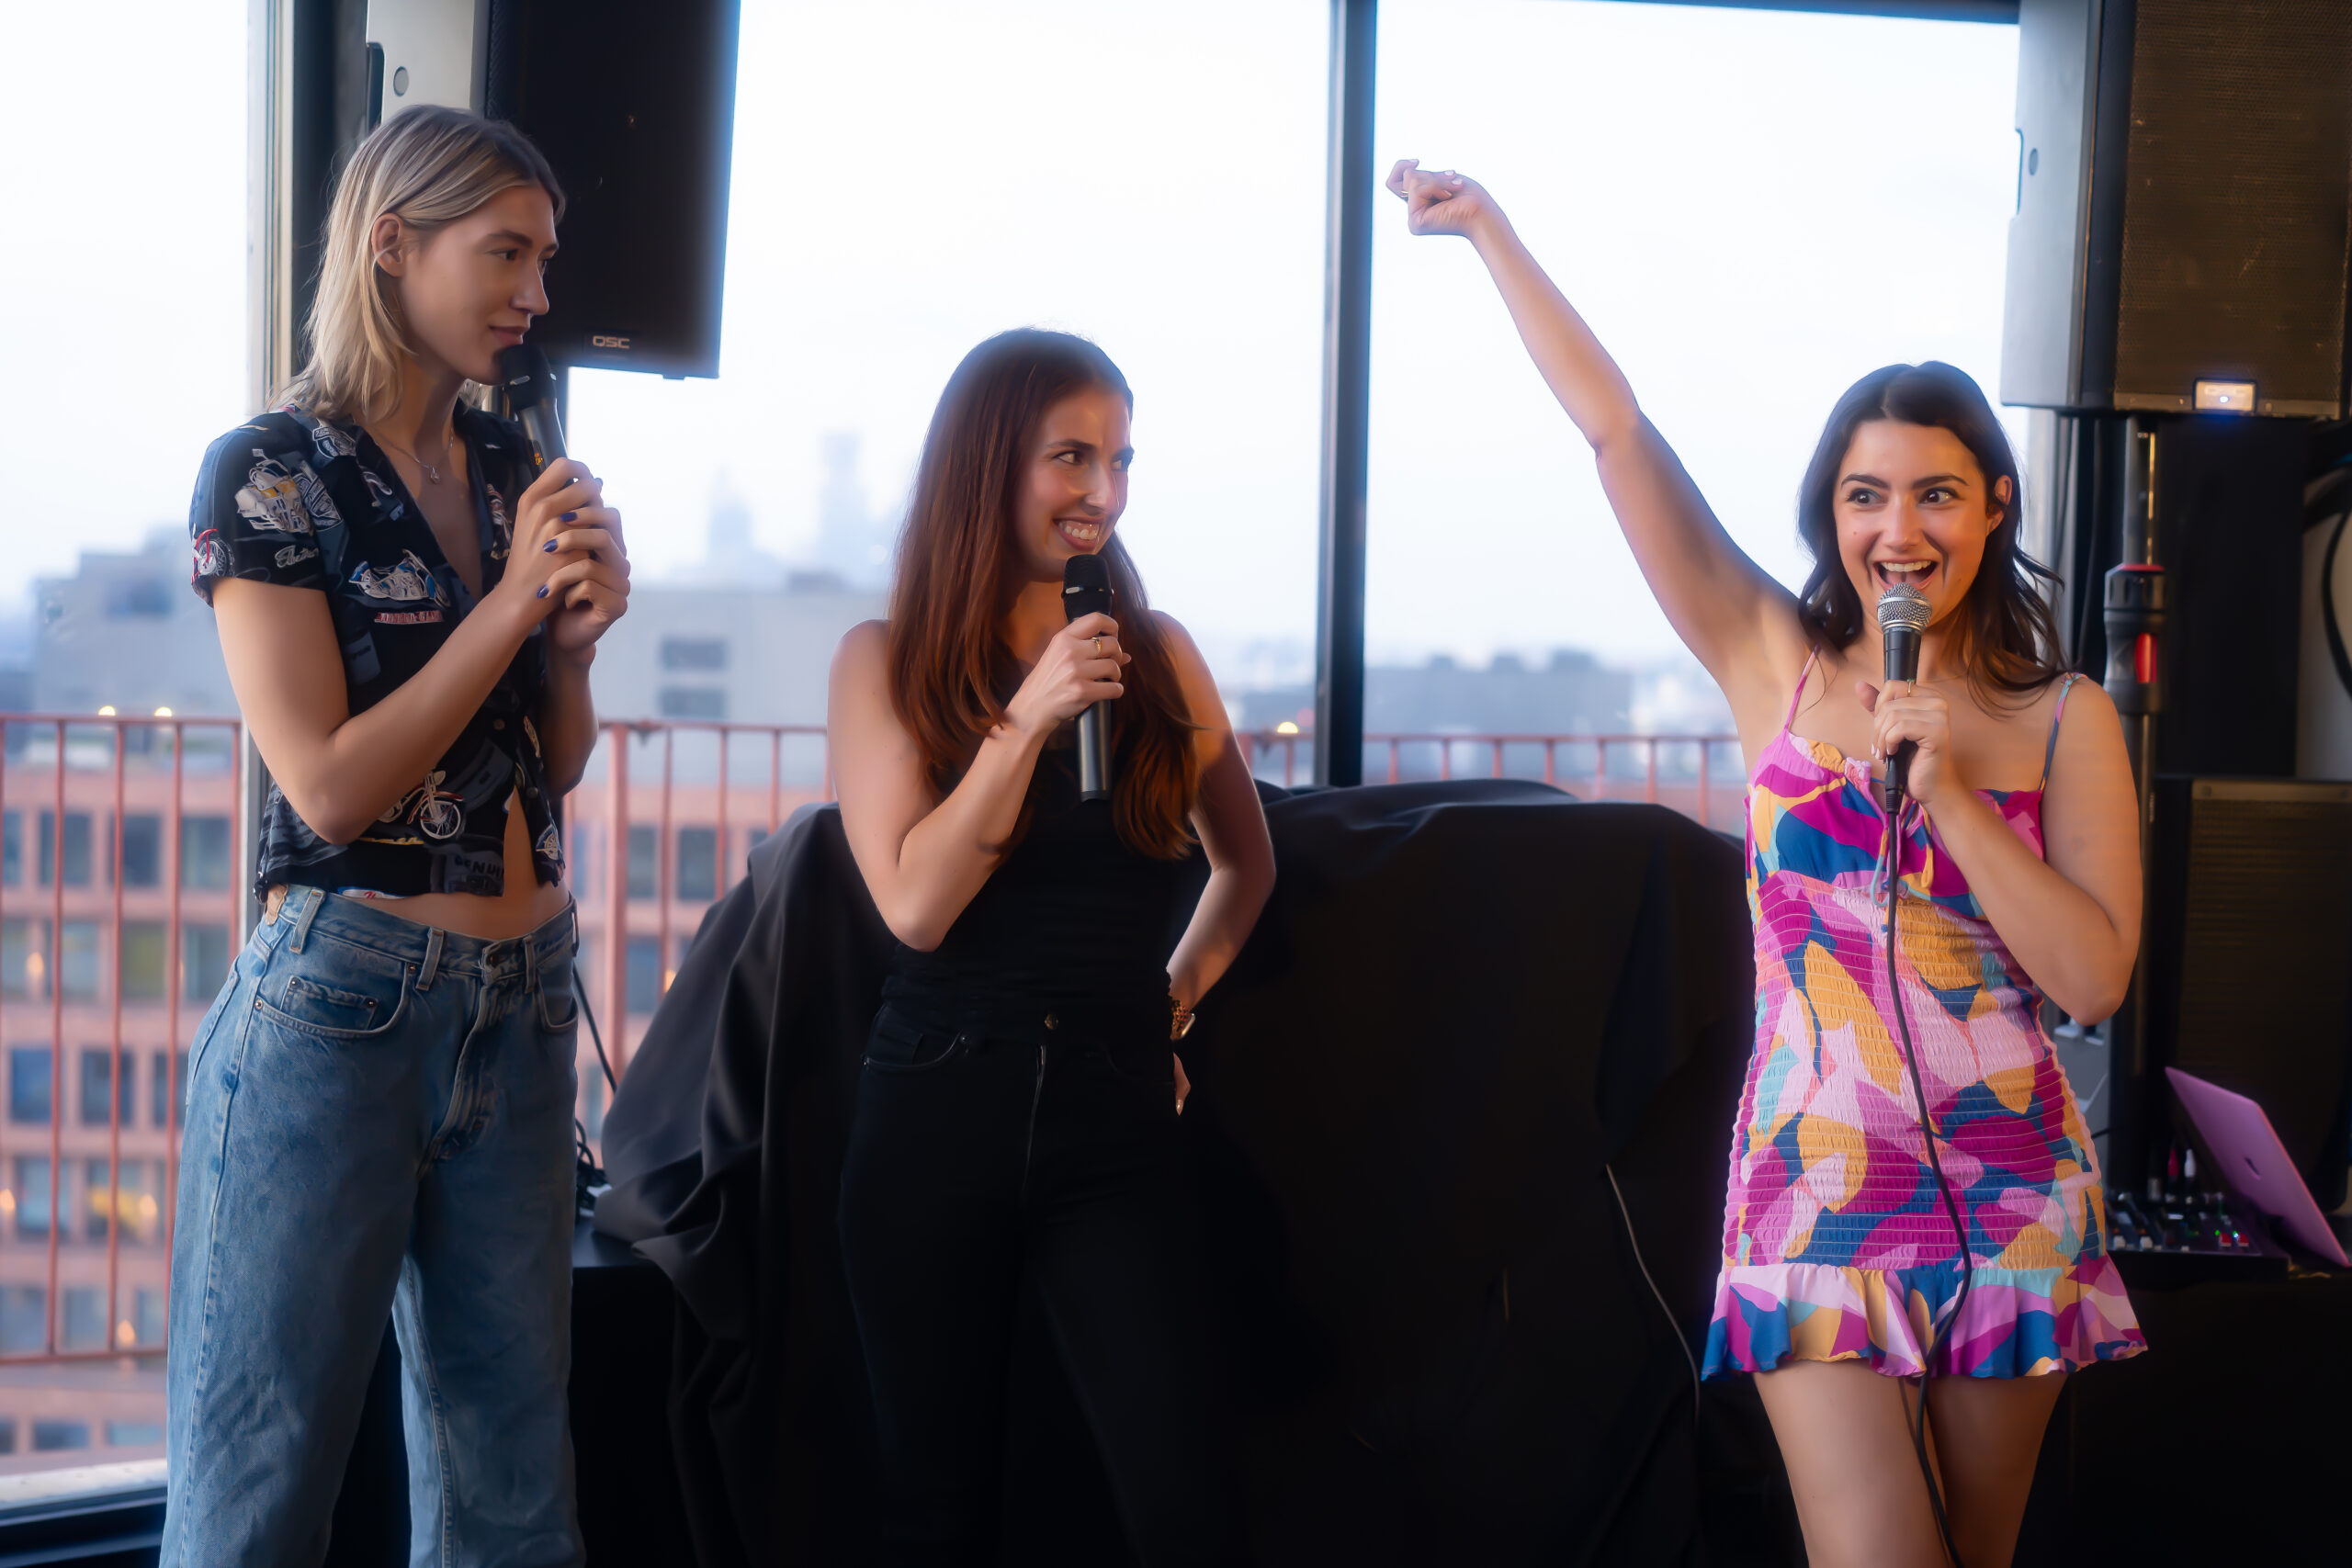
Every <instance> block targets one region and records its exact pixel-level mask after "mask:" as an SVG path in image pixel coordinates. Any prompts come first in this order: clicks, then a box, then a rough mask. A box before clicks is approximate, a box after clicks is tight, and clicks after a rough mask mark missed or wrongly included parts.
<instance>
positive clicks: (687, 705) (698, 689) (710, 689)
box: [655, 686, 727, 719]
mask: <svg viewBox="0 0 2352 1568" xmlns="http://www.w3.org/2000/svg"><path fill="white" fill-rule="evenodd" d="M655 703H656V705H658V706H659V707H660V708H661V710H662V717H663V718H710V719H723V718H725V717H726V716H727V693H726V692H725V691H724V690H723V689H721V688H719V687H718V686H664V687H662V690H661V691H660V692H659V693H658V694H656V696H655Z"/></svg>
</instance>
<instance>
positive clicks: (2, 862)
mask: <svg viewBox="0 0 2352 1568" xmlns="http://www.w3.org/2000/svg"><path fill="white" fill-rule="evenodd" d="M24 880H25V814H24V813H23V812H21V811H6V812H0V882H5V883H6V884H7V885H8V886H11V887H15V886H18V885H19V884H21V883H22V882H23V881H24Z"/></svg>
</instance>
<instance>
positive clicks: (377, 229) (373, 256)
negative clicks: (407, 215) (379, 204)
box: [368, 212, 408, 277]
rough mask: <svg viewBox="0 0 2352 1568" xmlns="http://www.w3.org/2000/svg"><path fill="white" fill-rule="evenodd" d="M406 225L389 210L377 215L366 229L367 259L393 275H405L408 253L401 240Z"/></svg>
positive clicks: (404, 234) (404, 233) (403, 237)
mask: <svg viewBox="0 0 2352 1568" xmlns="http://www.w3.org/2000/svg"><path fill="white" fill-rule="evenodd" d="M407 227H408V226H407V225H406V224H404V223H402V222H401V220H400V219H399V218H398V217H396V216H395V215H394V214H392V213H390V212H385V213H379V214H378V215H377V218H376V221H375V224H374V225H373V226H372V227H371V228H369V230H368V259H369V260H371V261H373V262H374V263H375V264H376V265H378V266H379V267H381V268H382V269H383V270H384V271H385V272H386V273H387V274H389V275H390V276H393V277H400V276H405V275H406V273H407V271H408V254H407V251H406V248H405V247H404V246H403V245H402V244H401V241H402V240H404V239H405V238H406V237H407Z"/></svg>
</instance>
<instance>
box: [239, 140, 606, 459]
mask: <svg viewBox="0 0 2352 1568" xmlns="http://www.w3.org/2000/svg"><path fill="white" fill-rule="evenodd" d="M515 186H538V187H539V188H540V189H542V190H544V191H546V192H547V193H548V200H549V201H551V202H553V203H554V204H555V215H556V217H557V218H559V219H560V218H561V217H562V216H563V192H562V190H561V189H560V187H559V186H557V185H556V182H555V172H554V171H553V170H552V169H550V168H548V161H547V159H546V157H545V156H544V155H542V154H541V153H540V152H539V150H538V149H537V147H534V146H532V145H531V142H530V139H529V138H527V137H526V136H525V135H524V134H523V133H522V132H521V131H519V130H515V128H514V127H513V126H511V125H508V124H506V123H505V122H503V120H494V119H484V118H482V117H481V116H480V115H477V114H469V113H467V112H466V111H465V110H463V109H453V108H443V107H420V108H413V109H410V110H408V111H406V112H405V113H403V114H401V115H398V116H396V117H394V118H391V119H389V120H387V121H385V122H384V123H383V124H382V125H380V126H378V127H377V128H376V130H374V131H372V132H370V133H369V135H368V140H366V141H362V142H361V143H360V144H359V146H358V148H357V149H356V151H354V152H353V153H352V154H351V162H350V163H348V164H345V165H344V169H343V173H342V174H341V175H338V176H337V177H336V179H335V186H334V205H333V207H331V208H330V209H329V210H328V213H327V222H326V231H325V233H324V234H323V235H322V242H323V243H322V245H321V246H320V260H319V287H318V292H317V293H316V294H315V295H313V296H312V297H311V311H310V317H309V320H308V321H307V323H306V324H307V326H308V328H309V333H310V340H311V347H310V359H309V362H308V363H306V364H305V365H304V366H303V367H302V368H301V369H300V371H299V372H297V373H296V374H295V376H294V378H293V379H291V380H289V381H288V382H287V383H286V385H285V386H284V387H282V388H280V389H278V393H277V397H276V398H274V399H273V400H272V402H273V403H274V404H275V405H277V406H285V405H288V404H291V405H294V406H296V407H300V408H302V409H305V410H307V411H309V412H311V413H314V414H317V415H320V416H321V417H322V418H327V419H346V420H360V421H365V420H368V419H376V418H381V417H383V416H384V415H385V414H388V413H390V412H391V409H392V405H393V404H394V403H395V402H396V401H397V400H399V397H400V385H401V369H400V362H401V358H402V357H403V356H405V355H409V354H411V353H413V350H412V349H411V347H410V345H409V343H408V339H407V335H406V334H405V333H403V331H402V330H401V320H400V312H399V309H398V306H397V303H396V300H395V299H394V290H393V289H392V288H391V283H392V280H391V279H390V276H388V275H387V274H385V273H384V272H383V271H382V270H381V269H380V268H379V267H378V265H377V262H378V260H379V255H378V253H377V251H376V249H375V229H376V220H378V219H379V218H381V217H383V216H384V215H385V214H387V213H390V215H392V216H393V217H395V218H398V219H399V220H401V222H402V223H404V224H406V225H407V226H408V229H409V231H410V232H412V233H413V234H415V235H417V236H418V237H419V238H422V239H429V238H431V237H432V236H433V235H434V234H435V233H436V232H438V231H440V230H442V229H445V228H447V227H448V226H449V225H450V224H452V223H454V222H456V221H458V220H459V219H461V218H464V217H466V216H467V215H468V214H469V213H472V212H474V211H475V210H477V209H479V208H481V205H482V203H484V202H486V201H488V200H490V199H491V198H492V197H495V196H497V195H498V194H499V193H500V192H502V191H508V190H512V189H514V188H515Z"/></svg>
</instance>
